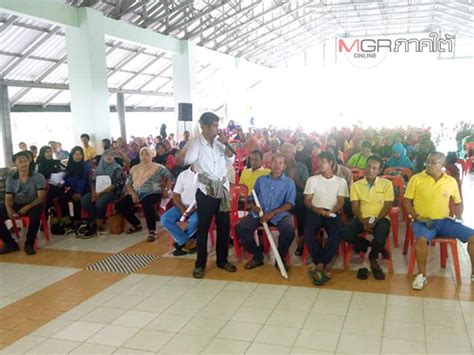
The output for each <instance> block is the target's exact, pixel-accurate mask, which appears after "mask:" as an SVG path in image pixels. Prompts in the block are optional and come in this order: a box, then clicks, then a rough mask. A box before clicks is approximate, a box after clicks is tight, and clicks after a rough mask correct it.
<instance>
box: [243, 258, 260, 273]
mask: <svg viewBox="0 0 474 355" xmlns="http://www.w3.org/2000/svg"><path fill="white" fill-rule="evenodd" d="M262 265H263V260H257V259H252V260H249V261H248V262H247V263H246V264H245V266H244V268H245V269H246V270H251V269H255V268H256V267H259V266H262Z"/></svg>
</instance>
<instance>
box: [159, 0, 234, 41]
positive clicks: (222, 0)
mask: <svg viewBox="0 0 474 355" xmlns="http://www.w3.org/2000/svg"><path fill="white" fill-rule="evenodd" d="M229 2H230V0H219V1H218V2H217V4H215V5H210V6H209V7H207V8H205V9H204V10H203V11H201V12H196V13H193V16H192V18H191V19H189V20H188V19H186V20H183V21H181V22H179V23H177V24H173V25H172V26H171V27H170V29H169V31H168V32H170V33H171V32H173V31H176V30H177V29H179V28H182V27H187V26H189V25H191V24H192V23H194V22H195V21H197V20H199V19H200V18H201V17H203V16H205V15H207V14H209V13H211V12H212V11H215V10H217V9H219V8H220V7H222V6H225V5H227V4H228V3H229Z"/></svg>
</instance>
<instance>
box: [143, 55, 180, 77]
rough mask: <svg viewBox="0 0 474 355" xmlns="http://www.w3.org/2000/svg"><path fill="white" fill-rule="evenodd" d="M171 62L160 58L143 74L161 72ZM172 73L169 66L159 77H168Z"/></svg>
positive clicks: (171, 68)
mask: <svg viewBox="0 0 474 355" xmlns="http://www.w3.org/2000/svg"><path fill="white" fill-rule="evenodd" d="M170 64H171V61H169V60H167V59H165V58H160V59H158V61H156V62H155V63H153V64H152V65H150V66H149V67H148V68H146V70H144V71H143V72H144V73H147V74H156V73H158V72H161V71H162V70H163V69H164V68H165V67H166V66H168V65H170ZM172 72H173V67H172V66H171V67H170V68H169V69H168V70H167V71H166V72H164V73H163V74H161V75H164V76H168V75H172Z"/></svg>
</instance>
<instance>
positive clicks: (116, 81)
mask: <svg viewBox="0 0 474 355" xmlns="http://www.w3.org/2000/svg"><path fill="white" fill-rule="evenodd" d="M132 76H133V74H129V73H124V72H116V73H114V74H113V75H112V76H110V77H109V80H108V83H109V87H111V88H117V87H119V86H120V85H122V83H123V82H125V80H128V79H129V78H131V77H132Z"/></svg>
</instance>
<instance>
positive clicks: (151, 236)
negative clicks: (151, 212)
mask: <svg viewBox="0 0 474 355" xmlns="http://www.w3.org/2000/svg"><path fill="white" fill-rule="evenodd" d="M155 236H156V232H155V231H149V232H148V237H146V241H147V242H149V243H152V242H154V241H155Z"/></svg>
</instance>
